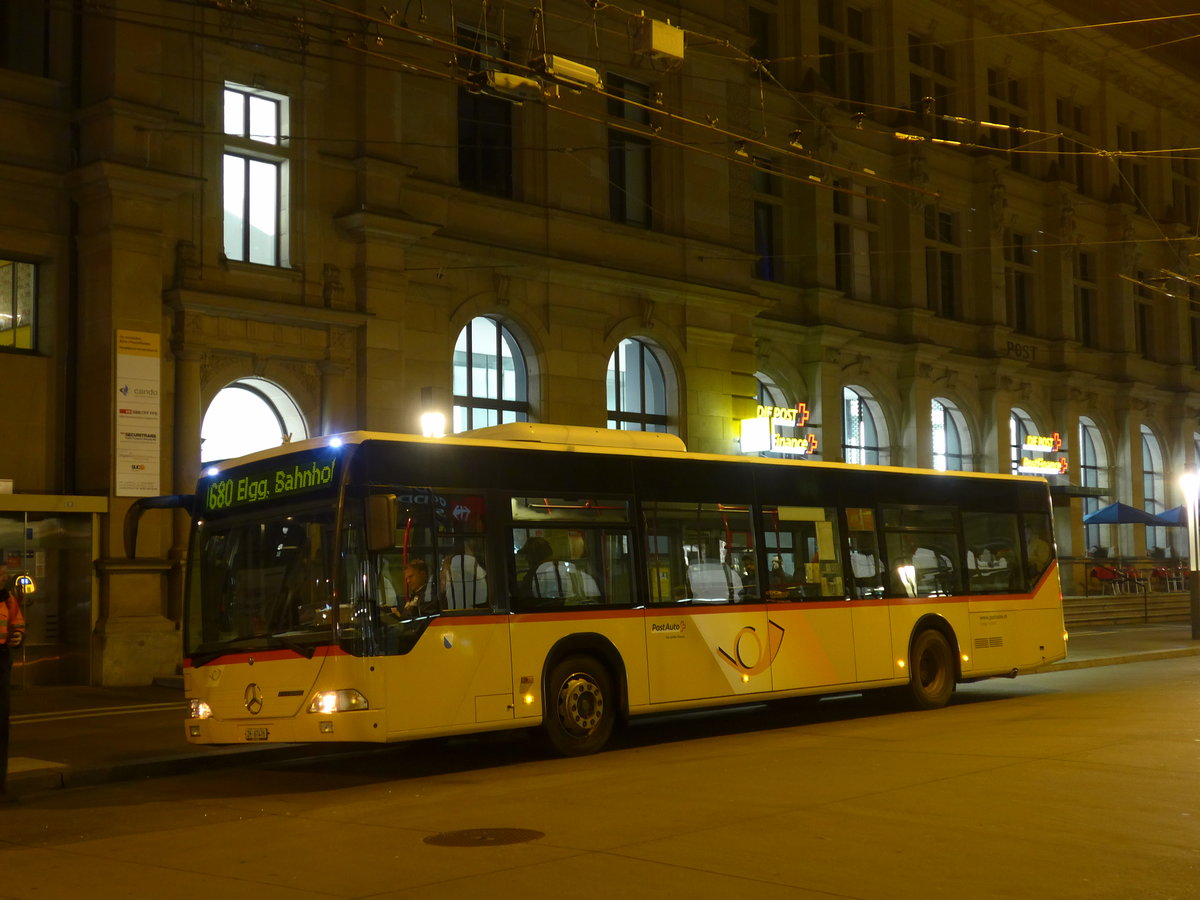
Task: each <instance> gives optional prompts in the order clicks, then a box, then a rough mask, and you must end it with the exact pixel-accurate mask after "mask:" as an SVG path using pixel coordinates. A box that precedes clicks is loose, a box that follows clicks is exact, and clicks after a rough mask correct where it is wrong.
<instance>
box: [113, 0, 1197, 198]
mask: <svg viewBox="0 0 1200 900" xmlns="http://www.w3.org/2000/svg"><path fill="white" fill-rule="evenodd" d="M174 2H177V3H181V4H182V3H184V2H185V0H174ZM306 2H308V3H312V4H314V5H316V6H318V7H320V8H323V9H326V10H328V11H331V12H338V13H343V14H345V15H347V16H350V17H352V18H353V19H355V20H358V21H360V22H369V23H372V24H374V25H376V26H378V27H386V28H391V29H395V30H398V31H401V32H402V33H405V34H407V35H408V36H409V38H410V39H411V40H414V41H415V42H416V43H417V44H418V45H424V46H428V45H431V44H432V45H435V46H440V47H442V48H444V49H447V50H451V51H452V52H462V53H466V54H470V55H473V56H476V57H478V58H480V59H483V60H487V61H491V62H493V63H495V64H497V65H502V66H504V67H506V68H507V69H510V70H511V69H522V70H524V71H526V72H531V73H532V72H533V70H532V69H531V68H530V67H528V66H523V65H522V64H520V63H519V62H516V61H514V60H511V59H504V58H499V57H495V56H493V55H492V54H488V53H485V52H481V51H478V50H475V49H474V48H471V47H464V46H462V45H460V44H458V43H457V42H455V41H446V40H443V39H440V38H437V37H435V36H434V35H432V34H430V33H429V32H427V31H419V30H417V29H413V28H409V27H408V26H407V25H406V24H404V23H403V22H402V23H400V24H397V23H396V22H395V14H393V15H392V16H391V17H389V18H387V19H379V18H376V17H374V16H368V15H366V14H364V13H359V12H357V11H355V10H350V9H347V8H346V7H344V6H341V5H339V4H337V3H333V2H330V0H306ZM186 5H188V6H198V7H201V8H205V9H218V10H219V11H221V12H228V11H227V10H220V7H219V5H218V3H217V0H208V2H204V0H201V2H199V3H187V4H186ZM610 7H612V4H605V5H604V8H610ZM251 9H253V13H251ZM261 9H262V8H261V7H259V8H250V9H247V10H246V11H244V14H251V15H252V18H253V19H254V20H256V21H260V22H261V21H264V16H263V15H262V13H261ZM239 12H241V11H234V12H233V13H232V14H233V15H238V14H239ZM93 14H95V13H94V12H93ZM627 15H629V16H630V17H631V18H634V19H637V20H643V19H644V18H645V17H644V16H637V15H635V14H629V13H627ZM1192 15H1196V16H1200V13H1196V14H1185V15H1180V16H1169V17H1158V18H1156V19H1137V20H1127V21H1125V22H1117V23H1101V24H1092V25H1083V26H1069V27H1066V28H1057V29H1043V30H1041V31H1027V32H1013V33H1012V34H1011V35H1007V36H1023V35H1030V34H1038V33H1046V32H1053V31H1061V30H1080V29H1085V28H1095V27H1108V26H1113V25H1121V24H1137V23H1142V22H1148V21H1160V20H1164V19H1175V18H1190V17H1191V16H1192ZM273 18H274V19H275V23H274V24H275V26H276V27H275V29H274V36H276V37H280V36H287V37H295V38H296V39H297V40H303V39H304V35H303V34H302V33H301V31H302V28H303V27H304V26H306V25H307V26H311V27H317V28H320V29H321V30H322V31H324V32H328V33H330V37H329V38H327V41H328V43H330V45H335V46H336V45H340V46H345V47H347V48H348V49H350V50H351V51H354V52H358V53H361V54H364V55H367V56H370V57H373V58H376V59H378V60H380V61H381V62H386V63H389V64H391V65H393V66H398V67H400V68H401V69H404V70H407V71H411V72H413V73H414V74H418V75H421V76H424V77H432V78H440V79H444V80H448V81H450V82H452V83H455V84H460V85H464V86H465V84H464V82H463V81H462V80H461V79H456V78H454V77H453V76H451V75H450V74H449V73H447V72H437V71H435V70H432V69H427V68H424V67H421V66H418V65H417V64H415V63H410V62H407V61H406V60H403V59H401V58H398V57H396V56H394V55H389V54H385V53H378V52H375V51H370V50H368V49H367V48H366V47H365V46H363V47H355V46H354V45H353V44H351V43H350V40H351V39H352V38H353V37H355V36H354V35H351V36H346V37H342V38H341V39H337V38H335V37H334V36H333V34H332V32H334V31H335V30H336V27H335V26H333V25H319V26H318V25H316V23H311V22H308V23H304V22H303V21H301V31H298V30H297V20H296V19H295V17H294V16H292V17H288V16H284V15H279V14H276V15H274V16H273ZM126 21H131V23H132V24H138V25H143V26H146V27H163V26H162V25H161V23H150V22H146V21H142V20H126ZM573 21H576V22H580V24H586V23H583V22H581V20H573ZM188 23H189V24H194V23H192V22H191V21H190V20H188ZM179 30H186V31H187V33H194V29H191V28H189V29H179ZM688 33H690V34H694V35H696V36H699V37H703V38H706V39H709V40H711V41H713V42H714V43H720V44H722V46H725V47H726V48H729V49H733V50H737V48H735V47H733V46H732V45H731V44H729V43H728V42H722V41H720V40H719V39H715V38H712V37H711V36H709V35H705V34H704V33H702V32H695V31H689V32H688ZM1000 36H1006V35H1000ZM206 37H210V38H212V36H211V35H206ZM358 37H360V38H361V39H363V40H364V41H365V39H366V38H367V35H359V36H358ZM994 37H996V35H989V38H994ZM972 39H974V38H972ZM950 42H953V41H938V42H937V43H939V44H946V43H950ZM293 52H296V51H295V50H293ZM299 52H307V51H306V49H305V48H304V47H303V46H302V47H301V48H300V49H299ZM738 52H739V53H740V54H741V57H742V59H743V60H744V61H751V62H752V63H753V64H755V65H756V66H761V67H762V68H763V69H765V70H766V72H767V74H771V73H770V71H769V68H766V67H765V66H764V65H763V63H762V61H760V60H757V59H756V58H755V57H753V56H751V55H749V54H745V53H744V52H742V51H738ZM326 58H330V59H333V60H336V58H333V57H326ZM772 79H773V81H774V83H775V84H776V85H777V86H778V87H779V88H780V89H781V90H783V91H785V92H786V93H787V94H789V95H790V94H791V93H792V92H790V91H788V89H787V88H785V87H784V86H783V85H782V84H780V83H779V82H778V80H777V79H774V78H773V76H772ZM605 96H611V95H608V94H605ZM617 99H620V100H622V101H623V102H627V103H629V102H633V101H630V100H628V98H624V97H621V98H617ZM828 99H829V100H830V101H831V102H841V101H842V98H836V97H830V98H828ZM867 105H872V106H875V107H876V108H880V109H896V108H895V107H884V106H882V105H873V104H867ZM555 108H556V109H559V110H560V111H564V112H569V111H568V110H567V109H566V108H565V107H555ZM644 108H646V109H648V110H649V111H651V112H652V113H653V114H656V115H659V116H666V117H669V118H673V119H676V120H678V121H680V122H683V123H688V124H691V125H693V126H694V127H698V128H701V129H707V130H713V131H716V132H718V133H720V134H723V135H724V136H726V137H728V138H730V139H731V140H735V141H741V142H743V145H746V144H753V145H755V146H757V147H760V148H762V149H764V150H767V151H768V152H778V151H779V150H780V149H781V148H778V147H776V146H775V145H773V144H768V143H765V142H762V141H760V140H758V139H757V138H755V137H753V136H745V135H739V134H737V133H736V132H732V131H729V130H728V129H719V128H716V127H715V126H714V125H712V124H709V123H701V122H699V121H697V120H695V119H690V118H688V117H685V116H680V115H679V114H676V113H670V112H668V111H666V110H664V109H662V108H658V107H644ZM904 111H911V110H907V109H905V110H904ZM572 114H574V115H580V114H578V113H572ZM810 114H812V113H811V112H810ZM812 115H814V118H815V114H812ZM581 117H583V118H586V119H589V120H590V121H594V122H597V123H601V124H605V123H606V120H603V119H599V118H596V117H591V116H581ZM944 118H948V119H950V120H951V121H955V122H957V123H959V124H961V123H962V120H963V117H944ZM970 121H972V122H973V124H978V125H979V127H987V126H989V125H990V126H991V127H1005V128H1011V127H1012V126H999V125H997V123H985V122H982V121H978V122H976V121H975V120H970ZM607 124H612V123H607ZM825 124H826V127H836V126H831V125H829V123H825ZM1014 130H1018V131H1022V132H1024V133H1039V132H1035V130H1033V129H1028V128H1016V129H1014ZM630 131H631V133H634V134H639V135H642V136H644V137H652V138H658V139H659V140H663V138H662V136H661V135H654V134H647V133H645V132H641V131H638V130H636V129H631V130H630ZM1040 134H1042V135H1044V136H1045V137H1059V136H1062V135H1058V134H1055V133H1050V132H1040ZM1064 137H1065V136H1064ZM1072 140H1074V139H1073V138H1072ZM930 141H931V142H933V143H954V144H956V145H958V146H963V147H968V148H978V149H983V150H988V151H994V152H1004V153H1042V154H1052V153H1054V152H1055V151H1050V150H1045V151H1037V150H1030V149H1027V148H995V147H990V146H987V145H981V144H978V143H976V142H949V141H944V140H936V139H930ZM672 143H674V144H675V145H677V146H680V147H682V148H684V149H693V150H698V151H699V148H698V147H697V146H695V145H693V144H691V143H688V142H685V141H672ZM544 149H550V148H544ZM699 152H704V153H707V154H709V155H714V156H718V157H722V158H725V157H723V155H722V154H712V153H711V151H706V150H705V151H699ZM785 152H786V151H785ZM1095 152H1096V153H1097V155H1101V156H1110V157H1111V156H1114V155H1126V154H1123V153H1122V152H1121V151H1102V150H1101V151H1095ZM1148 152H1149V151H1148ZM1153 152H1158V153H1172V152H1177V151H1171V150H1161V151H1153ZM1060 155H1061V154H1060ZM787 156H788V158H790V159H796V160H803V161H808V162H810V163H812V164H813V165H816V166H820V167H824V168H828V169H833V170H835V171H838V172H841V173H843V174H847V175H853V176H856V177H864V176H865V177H868V178H871V177H874V179H875V180H877V181H879V182H881V183H884V184H888V185H890V186H893V187H897V188H900V189H905V190H910V191H916V192H919V193H922V194H926V195H928V196H934V197H936V196H938V194H937V193H936V192H931V191H926V190H923V189H921V188H917V187H916V186H915V185H910V184H906V183H904V182H896V181H891V180H888V179H883V178H880V177H879V176H877V175H874V173H870V172H861V171H859V170H855V169H847V168H844V167H840V166H836V165H835V164H832V163H829V162H827V161H824V160H821V159H819V158H817V157H813V156H811V155H807V154H805V155H801V154H794V153H787ZM730 161H734V162H737V160H736V159H733V158H732V157H731V158H730ZM743 165H750V166H754V164H753V163H743ZM773 174H777V175H782V176H784V177H789V173H784V172H780V171H778V170H773ZM790 177H792V178H795V179H796V180H802V181H805V182H807V183H812V184H822V185H823V182H821V181H818V180H816V179H815V178H812V177H808V178H805V177H803V176H790ZM829 187H830V189H833V190H844V189H839V188H837V187H836V186H829ZM871 199H881V198H878V197H872V198H871ZM1142 206H1143V209H1144V203H1142Z"/></svg>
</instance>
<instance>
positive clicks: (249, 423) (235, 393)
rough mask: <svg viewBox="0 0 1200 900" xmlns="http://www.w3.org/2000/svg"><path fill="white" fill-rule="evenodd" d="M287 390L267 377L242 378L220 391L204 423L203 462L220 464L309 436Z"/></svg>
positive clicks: (201, 456)
mask: <svg viewBox="0 0 1200 900" xmlns="http://www.w3.org/2000/svg"><path fill="white" fill-rule="evenodd" d="M308 436H309V434H308V426H307V425H305V423H304V416H303V415H302V414H301V413H300V408H299V407H298V406H296V402H295V401H294V400H292V398H291V397H290V396H289V395H288V393H287V391H285V390H284V389H283V388H281V387H280V386H279V385H277V384H275V383H273V382H270V381H267V380H266V379H265V378H241V379H238V380H237V381H235V382H233V384H229V385H226V386H225V387H223V388H221V390H220V391H218V392H217V396H215V397H214V398H213V401H212V403H210V404H209V406H208V410H207V412H205V413H204V420H203V422H201V424H200V440H201V443H200V461H201V462H202V463H208V462H218V461H220V460H223V459H232V458H233V457H235V456H244V455H245V454H247V453H254V452H255V451H258V450H267V449H269V448H271V447H278V446H279V445H280V444H284V443H287V442H288V441H299V440H303V439H304V438H306V437H308Z"/></svg>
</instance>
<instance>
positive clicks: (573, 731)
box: [542, 656, 617, 756]
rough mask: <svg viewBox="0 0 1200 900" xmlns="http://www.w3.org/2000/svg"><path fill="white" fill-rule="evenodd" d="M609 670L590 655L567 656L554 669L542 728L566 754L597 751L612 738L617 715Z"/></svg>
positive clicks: (548, 683)
mask: <svg viewBox="0 0 1200 900" xmlns="http://www.w3.org/2000/svg"><path fill="white" fill-rule="evenodd" d="M616 699H617V698H616V696H615V693H614V691H613V682H612V677H611V676H610V675H609V673H608V670H607V669H606V668H605V667H604V666H602V665H601V664H600V663H598V662H596V660H594V659H592V658H591V657H588V656H572V657H570V658H568V659H564V660H563V661H562V662H560V663H559V664H558V665H556V666H555V667H554V669H553V670H552V671H551V672H550V678H549V681H548V682H547V684H546V706H547V708H546V710H545V715H544V719H543V722H542V729H543V731H544V733H545V735H546V739H547V740H548V741H549V742H550V746H551V747H553V748H554V749H555V750H556V751H558V752H559V753H561V754H562V755H563V756H584V755H586V754H588V753H595V752H596V751H597V750H599V749H600V748H601V747H603V746H604V744H605V743H606V742H607V741H608V738H609V736H610V735H611V734H612V730H613V725H614V723H615V722H616V718H617V707H616Z"/></svg>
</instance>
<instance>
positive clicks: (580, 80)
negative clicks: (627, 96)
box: [531, 53, 603, 90]
mask: <svg viewBox="0 0 1200 900" xmlns="http://www.w3.org/2000/svg"><path fill="white" fill-rule="evenodd" d="M531 65H532V66H533V68H534V69H536V70H537V71H538V72H541V73H542V74H543V75H545V76H546V77H547V78H550V79H552V80H554V81H557V82H559V83H560V84H565V85H567V86H568V87H577V88H592V89H594V90H599V89H600V88H601V87H603V84H602V82H601V81H600V73H599V72H598V71H596V70H595V69H593V68H592V67H591V66H585V65H584V64H583V63H577V62H575V61H574V60H570V59H565V58H564V57H561V56H555V55H554V54H553V53H543V54H542V55H541V56H540V57H538V58H537V59H535V60H533V62H532V63H531Z"/></svg>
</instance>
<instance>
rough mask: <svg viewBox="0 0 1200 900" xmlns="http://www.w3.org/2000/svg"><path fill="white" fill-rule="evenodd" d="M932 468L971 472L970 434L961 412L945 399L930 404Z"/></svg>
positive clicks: (936, 399)
mask: <svg viewBox="0 0 1200 900" xmlns="http://www.w3.org/2000/svg"><path fill="white" fill-rule="evenodd" d="M931 419H932V427H933V467H934V468H935V469H937V470H939V471H942V472H946V471H951V472H969V471H971V434H970V432H969V431H968V430H967V420H966V419H965V418H964V417H963V414H962V412H961V411H960V410H959V409H958V407H957V406H955V405H954V404H953V403H952V402H950V401H949V400H947V399H946V398H945V397H935V398H934V399H933V403H932V409H931Z"/></svg>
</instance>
